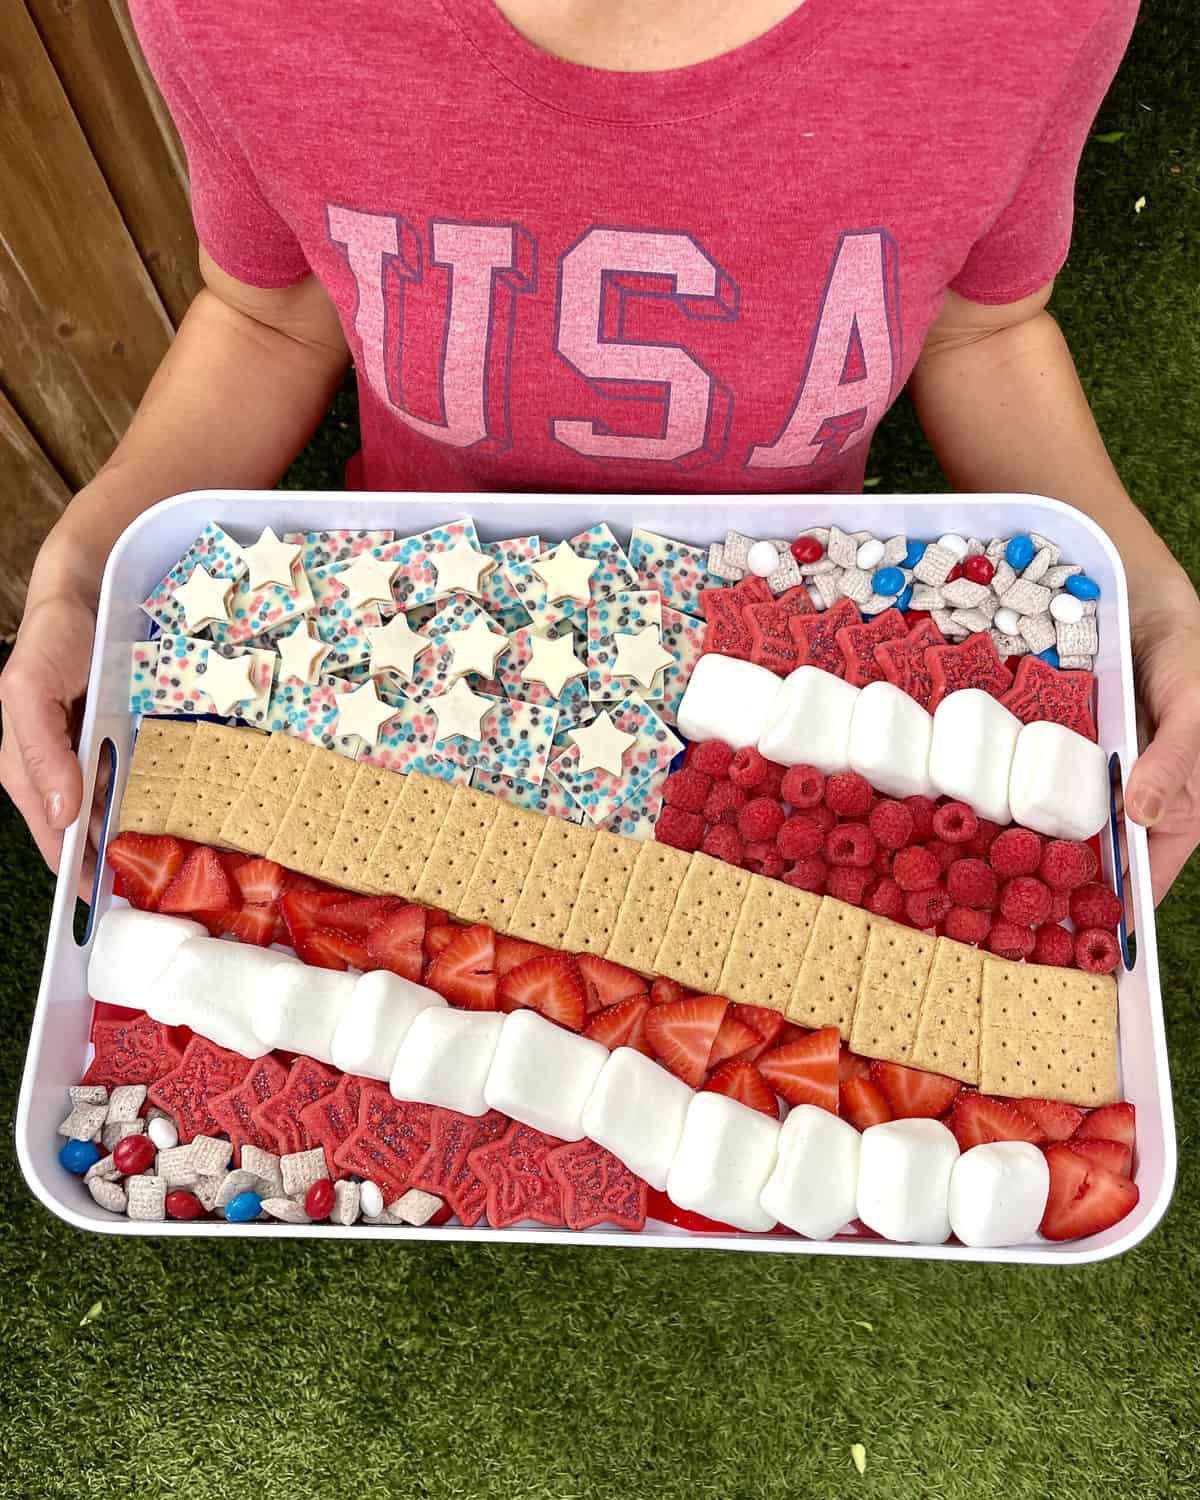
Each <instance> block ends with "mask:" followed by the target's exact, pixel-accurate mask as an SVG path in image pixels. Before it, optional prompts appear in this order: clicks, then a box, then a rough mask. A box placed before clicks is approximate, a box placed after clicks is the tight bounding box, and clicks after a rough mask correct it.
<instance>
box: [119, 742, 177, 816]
mask: <svg viewBox="0 0 1200 1500" xmlns="http://www.w3.org/2000/svg"><path fill="white" fill-rule="evenodd" d="M192 731H193V726H192V725H190V724H183V723H180V722H178V721H176V720H167V719H143V720H142V722H141V724H140V725H139V726H138V734H137V739H136V741H135V742H134V746H133V759H132V761H131V762H130V767H129V778H128V780H127V781H126V783H125V791H124V794H123V795H122V797H121V809H120V815H119V818H118V828H119V831H120V832H121V833H130V832H133V833H163V832H165V830H166V822H167V817H168V815H169V814H170V811H171V804H172V802H173V801H174V800H175V788H176V786H177V785H178V783H179V773H180V771H181V770H182V767H183V760H184V757H185V755H186V754H187V751H188V746H189V743H190V737H191V734H192Z"/></svg>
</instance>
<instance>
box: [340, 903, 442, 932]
mask: <svg viewBox="0 0 1200 1500" xmlns="http://www.w3.org/2000/svg"><path fill="white" fill-rule="evenodd" d="M403 906H404V902H403V901H401V900H399V899H398V898H397V897H395V896H351V897H350V899H349V900H341V901H331V902H330V903H329V905H328V906H327V907H325V909H324V910H323V911H322V912H321V921H322V923H323V924H324V925H325V926H326V927H336V928H337V930H338V931H339V932H344V933H346V935H347V936H348V937H356V938H367V937H369V936H370V934H371V932H372V930H373V929H374V928H376V927H378V926H379V924H380V923H381V922H383V921H384V920H385V919H386V918H388V917H390V916H392V915H393V914H394V913H395V912H398V911H400V910H401V909H402V908H403ZM421 931H422V933H424V931H425V927H424V923H422V925H421Z"/></svg>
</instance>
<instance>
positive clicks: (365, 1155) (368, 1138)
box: [333, 1083, 433, 1203]
mask: <svg viewBox="0 0 1200 1500" xmlns="http://www.w3.org/2000/svg"><path fill="white" fill-rule="evenodd" d="M432 1115H433V1109H432V1106H431V1105H428V1104H409V1103H405V1102H404V1101H402V1100H400V1099H393V1098H392V1096H391V1094H390V1093H389V1092H388V1090H387V1086H386V1085H385V1084H382V1083H368V1084H364V1085H363V1091H362V1094H361V1096H360V1097H359V1103H358V1124H357V1125H356V1127H355V1130H354V1134H353V1135H352V1136H350V1137H349V1139H348V1140H346V1141H344V1142H343V1143H342V1145H340V1146H339V1147H338V1148H337V1150H336V1151H335V1152H334V1153H333V1159H334V1163H335V1165H336V1166H338V1167H340V1168H342V1169H343V1171H344V1172H345V1171H349V1172H356V1173H357V1174H358V1175H359V1176H360V1177H368V1178H370V1180H371V1181H372V1182H373V1183H375V1184H376V1185H377V1186H378V1188H379V1190H380V1192H381V1193H382V1194H383V1201H384V1202H385V1203H394V1202H395V1200H396V1199H397V1198H399V1197H401V1196H402V1194H404V1193H406V1192H407V1191H408V1189H409V1188H410V1187H411V1186H412V1174H413V1169H414V1168H415V1167H416V1165H417V1163H418V1162H419V1161H420V1160H421V1158H422V1157H423V1156H424V1155H425V1153H426V1152H427V1151H428V1150H429V1139H430V1122H431V1118H432Z"/></svg>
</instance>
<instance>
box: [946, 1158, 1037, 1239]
mask: <svg viewBox="0 0 1200 1500" xmlns="http://www.w3.org/2000/svg"><path fill="white" fill-rule="evenodd" d="M1049 1194H1050V1168H1049V1167H1048V1166H1047V1165H1046V1158H1045V1157H1044V1156H1043V1155H1042V1153H1041V1152H1040V1151H1039V1150H1038V1148H1037V1147H1036V1146H1033V1145H1030V1143H1029V1142H1028V1141H992V1142H990V1143H989V1144H988V1145H984V1146H972V1147H971V1149H970V1150H969V1151H964V1152H963V1154H962V1155H961V1156H960V1157H959V1158H958V1160H957V1161H956V1162H955V1163H954V1170H953V1171H952V1172H951V1174H950V1202H949V1209H950V1228H951V1229H952V1230H953V1231H954V1233H955V1234H956V1235H957V1236H958V1237H959V1239H960V1240H961V1241H962V1242H963V1244H964V1245H970V1246H972V1247H973V1248H976V1249H979V1248H982V1247H985V1246H996V1245H1021V1244H1024V1242H1025V1241H1026V1240H1028V1239H1032V1238H1033V1235H1034V1232H1035V1231H1036V1229H1037V1227H1038V1225H1039V1224H1040V1223H1041V1222H1042V1214H1043V1213H1044V1212H1045V1210H1046V1199H1047V1197H1048V1196H1049Z"/></svg>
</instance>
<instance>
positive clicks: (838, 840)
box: [825, 823, 875, 874]
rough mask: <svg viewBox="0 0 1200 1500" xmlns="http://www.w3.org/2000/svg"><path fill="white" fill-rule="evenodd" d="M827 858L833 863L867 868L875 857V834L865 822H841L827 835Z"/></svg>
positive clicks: (862, 868)
mask: <svg viewBox="0 0 1200 1500" xmlns="http://www.w3.org/2000/svg"><path fill="white" fill-rule="evenodd" d="M825 858H826V859H827V860H828V861H829V863H830V864H831V865H852V866H854V868H855V869H859V870H865V869H866V868H867V866H868V865H869V864H870V863H871V861H872V860H873V859H874V858H875V835H874V834H873V833H872V832H871V830H870V829H869V828H868V827H867V825H866V824H865V823H839V824H838V825H837V827H836V828H831V829H830V830H829V832H828V833H827V834H826V835H825ZM872 874H874V871H872Z"/></svg>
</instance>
